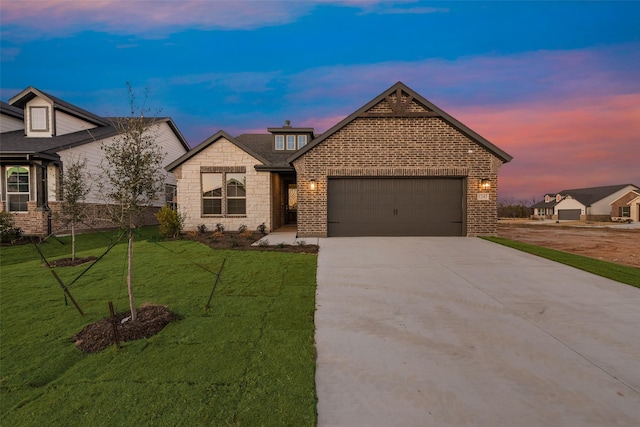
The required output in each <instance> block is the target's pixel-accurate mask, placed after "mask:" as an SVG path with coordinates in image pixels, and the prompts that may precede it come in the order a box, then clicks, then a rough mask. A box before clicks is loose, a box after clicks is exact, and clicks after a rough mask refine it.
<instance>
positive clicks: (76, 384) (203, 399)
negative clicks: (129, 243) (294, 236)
mask: <svg viewBox="0 0 640 427" xmlns="http://www.w3.org/2000/svg"><path fill="white" fill-rule="evenodd" d="M149 231H150V230H149V229H146V230H145V232H149ZM63 240H65V241H66V242H68V241H69V239H68V238H65V239H63ZM108 243H109V236H108V235H107V236H106V237H105V235H103V234H95V233H94V234H86V235H82V236H79V241H78V256H80V257H85V256H90V255H93V256H99V255H101V254H102V252H103V251H104V249H105V245H107V244H108ZM160 245H161V246H160ZM43 250H44V251H45V253H46V254H47V255H48V256H51V257H54V256H57V257H66V256H68V254H69V251H70V245H61V244H60V243H59V242H56V241H50V242H48V243H46V244H44V245H43ZM134 257H135V265H136V267H135V270H134V288H135V295H136V302H137V305H141V304H143V303H145V302H149V303H156V304H164V305H167V306H168V307H169V308H170V309H171V310H172V311H174V312H175V313H177V314H179V315H180V316H182V320H180V321H177V322H174V323H171V324H170V325H169V326H167V327H166V328H165V329H164V330H162V331H161V332H160V333H159V334H158V335H155V336H153V337H151V338H149V339H144V340H139V341H132V342H127V343H124V345H123V348H122V349H119V350H118V349H117V348H116V347H115V346H112V347H110V348H108V349H106V350H104V351H102V352H100V353H95V354H84V353H82V352H80V351H79V350H78V349H76V347H75V345H74V341H73V338H72V337H73V335H74V334H75V333H77V332H79V331H80V330H81V329H82V328H83V327H84V326H86V325H88V324H90V323H93V322H95V321H96V320H99V319H101V318H103V317H105V316H107V315H108V312H109V309H108V302H109V301H113V302H114V304H115V305H116V308H117V309H118V310H119V311H125V310H127V308H128V300H127V288H126V282H125V276H124V274H125V270H126V244H124V243H121V244H119V245H117V246H116V247H115V248H114V249H113V250H112V251H111V252H110V253H109V254H108V255H106V256H105V257H104V258H103V260H102V261H100V262H99V263H97V264H96V265H95V266H94V267H93V268H92V269H91V270H89V272H87V273H86V274H85V275H84V276H83V277H82V278H81V279H80V280H78V281H77V282H76V283H75V284H74V285H73V286H71V288H70V291H71V293H72V294H73V296H74V297H75V299H76V300H77V302H78V304H79V305H80V307H81V308H82V309H83V310H84V312H85V316H84V317H82V316H80V314H79V313H78V312H77V311H76V309H75V308H74V307H73V305H72V304H71V303H69V305H65V299H64V295H63V293H62V290H61V288H60V286H59V285H58V283H57V282H56V281H55V279H54V277H53V276H52V275H51V273H50V272H49V271H48V270H47V269H46V268H43V267H42V262H41V261H40V260H39V256H38V254H37V252H36V250H35V248H34V247H33V245H27V246H20V247H10V248H6V247H3V248H2V249H1V252H0V297H1V298H0V310H1V311H0V320H1V327H0V358H1V359H0V363H1V364H0V377H1V379H0V401H1V403H0V405H1V406H0V410H1V418H0V423H1V424H2V425H7V426H10V425H12V426H42V425H64V426H107V425H109V426H114V425H117V426H125V425H140V426H165V425H166V426H197V425H203V426H227V425H245V426H260V425H265V426H274V425H278V426H280V425H291V426H306V425H315V424H316V418H317V417H316V394H315V381H314V376H315V360H314V355H315V350H314V325H313V316H314V310H315V272H316V260H317V257H316V255H309V254H291V253H278V252H255V251H251V252H245V251H221V250H212V249H210V248H209V247H206V246H204V245H201V244H199V243H196V242H192V241H188V240H179V241H169V242H158V243H155V239H148V240H139V241H137V242H136V244H135V248H134ZM225 258H226V264H225V268H224V271H223V273H222V276H221V277H222V282H221V283H219V284H218V287H217V289H216V292H215V295H214V297H213V300H212V304H211V308H210V309H209V310H208V311H206V310H205V309H204V306H205V304H206V303H207V300H208V298H209V295H210V293H211V289H212V286H213V284H214V282H215V276H214V275H213V274H212V273H211V272H209V271H206V270H205V269H203V268H202V267H204V268H206V269H208V270H211V271H217V270H218V269H219V268H220V265H221V264H222V261H223V259H225ZM85 268H86V265H85V266H79V267H67V268H58V269H56V271H57V272H58V273H59V274H60V276H61V277H62V279H63V280H64V281H65V283H69V282H70V281H71V280H72V279H73V278H75V277H77V275H78V274H79V272H81V271H82V270H84V269H85Z"/></svg>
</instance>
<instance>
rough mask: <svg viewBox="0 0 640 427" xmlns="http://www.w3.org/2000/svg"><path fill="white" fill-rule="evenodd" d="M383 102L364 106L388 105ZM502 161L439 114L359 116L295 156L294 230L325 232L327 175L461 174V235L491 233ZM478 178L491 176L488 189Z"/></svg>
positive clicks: (381, 109) (379, 108) (308, 234)
mask: <svg viewBox="0 0 640 427" xmlns="http://www.w3.org/2000/svg"><path fill="white" fill-rule="evenodd" d="M385 102H386V101H385ZM385 102H381V103H380V104H378V105H376V106H374V107H373V108H372V109H371V110H369V111H375V112H385V111H387V110H388V108H386V107H385V105H384V104H385ZM421 108H422V107H420V106H413V105H412V107H411V108H410V109H413V110H420V109H421ZM422 111H424V109H423V110H422ZM502 163H503V161H502V160H501V159H499V158H498V157H496V156H495V155H493V154H492V153H490V152H489V151H488V150H487V149H486V148H485V147H483V146H481V145H480V144H478V143H477V142H474V141H472V140H471V139H470V138H469V137H467V136H466V135H464V134H463V133H461V132H460V131H458V130H457V129H455V128H454V127H452V126H451V125H449V124H448V123H447V122H446V121H444V120H443V119H442V118H439V117H366V116H363V117H358V118H356V119H355V120H353V121H351V122H350V123H349V124H347V125H346V126H345V127H343V128H342V129H340V130H339V131H337V132H336V133H334V134H333V135H331V136H329V137H328V138H327V139H325V140H324V141H322V143H320V144H319V145H317V146H315V147H313V149H312V150H310V151H308V152H306V153H305V154H304V155H303V156H302V157H299V158H298V159H296V160H295V161H294V167H295V169H296V173H297V176H298V203H299V205H298V218H299V219H298V235H299V236H302V237H311V236H320V237H325V236H326V235H327V192H326V189H327V180H328V178H330V177H371V176H375V177H397V176H419V177H463V178H464V179H465V181H466V191H467V194H466V207H465V209H466V235H468V236H480V235H493V234H495V233H496V222H497V221H496V220H497V200H496V198H497V181H498V171H499V169H500V166H501V165H502ZM312 179H313V180H315V181H316V183H317V185H316V189H315V190H314V191H311V190H310V188H309V181H310V180H312ZM482 179H489V180H490V183H491V186H490V188H489V189H487V190H481V189H480V181H481V180H482ZM478 193H488V194H489V200H478V199H479V197H478Z"/></svg>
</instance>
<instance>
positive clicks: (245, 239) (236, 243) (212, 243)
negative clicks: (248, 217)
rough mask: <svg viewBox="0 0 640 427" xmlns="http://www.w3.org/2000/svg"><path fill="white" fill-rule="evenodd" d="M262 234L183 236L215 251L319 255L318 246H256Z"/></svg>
mask: <svg viewBox="0 0 640 427" xmlns="http://www.w3.org/2000/svg"><path fill="white" fill-rule="evenodd" d="M264 236H265V234H262V233H256V232H251V233H239V232H233V231H225V232H215V231H207V232H204V233H199V232H191V233H187V234H185V235H184V236H183V238H187V239H191V240H196V241H198V242H200V243H203V244H205V245H207V246H209V247H211V248H213V249H235V250H244V251H276V252H288V253H309V254H317V253H318V245H306V244H304V245H303V244H300V245H285V244H277V245H266V244H265V245H254V243H256V242H257V241H258V240H260V239H261V238H263V237H264Z"/></svg>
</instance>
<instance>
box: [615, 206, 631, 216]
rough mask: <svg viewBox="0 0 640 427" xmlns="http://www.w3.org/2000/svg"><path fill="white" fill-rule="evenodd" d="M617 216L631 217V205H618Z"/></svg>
mask: <svg viewBox="0 0 640 427" xmlns="http://www.w3.org/2000/svg"><path fill="white" fill-rule="evenodd" d="M618 216H619V217H622V218H631V206H620V207H619V208H618Z"/></svg>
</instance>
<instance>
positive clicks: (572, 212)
mask: <svg viewBox="0 0 640 427" xmlns="http://www.w3.org/2000/svg"><path fill="white" fill-rule="evenodd" d="M580 212H581V210H580V209H560V210H558V219H572V220H576V221H577V220H579V219H580Z"/></svg>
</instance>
